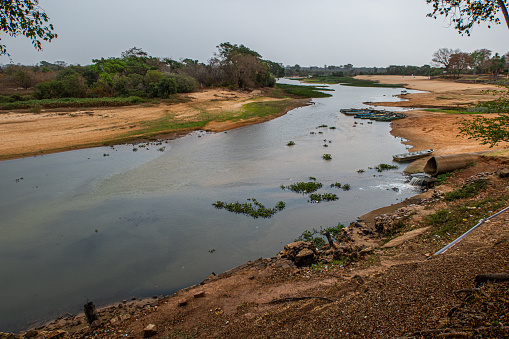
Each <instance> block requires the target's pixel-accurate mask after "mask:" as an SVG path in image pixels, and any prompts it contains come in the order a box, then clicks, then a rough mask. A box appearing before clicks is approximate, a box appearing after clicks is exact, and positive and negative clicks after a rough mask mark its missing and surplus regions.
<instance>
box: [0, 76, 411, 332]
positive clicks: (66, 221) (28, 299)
mask: <svg viewBox="0 0 509 339" xmlns="http://www.w3.org/2000/svg"><path fill="white" fill-rule="evenodd" d="M283 81H284V82H287V83H292V81H290V80H283ZM329 87H330V88H331V89H334V92H329V93H331V94H333V97H330V98H323V99H314V100H313V103H314V104H313V105H310V106H307V107H301V108H297V109H295V110H292V111H291V112H289V113H288V114H286V115H284V116H282V117H280V118H277V119H274V120H271V121H269V122H266V123H262V124H258V125H253V126H248V127H243V128H239V129H236V130H232V131H228V132H226V133H217V134H211V133H205V132H195V133H191V134H190V135H188V136H185V137H183V138H180V139H176V140H171V141H167V142H165V143H163V144H162V145H148V147H143V145H118V146H115V147H101V148H93V149H85V150H77V151H70V152H64V153H58V154H51V155H44V156H38V157H33V158H25V159H18V160H10V161H3V162H0V174H1V175H0V202H1V204H0V216H1V217H0V291H1V292H0V331H17V330H20V329H24V328H26V327H28V326H29V325H30V324H32V325H33V324H34V323H36V322H39V321H41V320H47V319H48V318H54V317H58V316H60V315H62V314H65V313H67V312H70V313H77V312H80V311H81V310H82V306H83V305H84V304H85V303H86V302H87V300H92V301H94V303H95V304H96V305H98V306H101V305H106V304H108V303H112V302H115V301H119V300H122V299H127V298H130V297H132V296H136V297H147V296H152V295H168V294H171V293H173V292H175V291H176V290H178V289H180V288H183V287H187V286H189V285H192V284H195V283H198V282H200V281H202V280H203V279H205V278H206V277H207V276H208V275H209V274H210V273H211V272H216V273H220V272H223V271H225V270H228V269H230V268H232V267H235V266H237V265H240V264H243V263H245V262H246V261H248V260H254V259H257V258H259V257H271V256H274V255H276V253H277V252H279V251H280V250H281V249H282V248H283V246H284V244H286V243H289V242H291V241H293V240H294V239H295V238H296V237H298V236H299V235H300V234H301V233H302V232H303V231H304V230H307V229H308V230H310V229H312V228H313V227H314V228H319V227H320V226H324V227H328V226H334V225H337V223H338V222H341V223H343V224H345V225H347V224H348V223H350V222H351V221H354V220H355V219H356V218H357V217H358V216H360V215H362V214H364V213H366V212H368V211H370V210H373V209H375V208H378V207H382V206H385V205H389V204H392V203H397V202H398V201H400V200H404V199H405V198H407V197H410V196H412V195H415V194H416V193H417V192H416V191H415V190H414V189H413V188H412V187H410V186H409V185H407V184H406V183H405V182H406V178H405V177H404V176H403V175H402V172H401V171H402V170H403V167H400V168H399V169H398V170H392V171H388V172H383V173H381V174H380V173H377V172H376V171H375V170H372V169H368V167H375V166H377V165H378V164H380V163H388V164H391V163H392V155H393V154H396V153H403V152H405V151H406V150H405V146H404V145H403V144H401V140H399V139H396V138H394V137H393V136H391V135H390V134H389V132H390V127H389V123H385V122H373V124H367V122H366V121H362V122H363V124H362V125H361V124H360V122H361V121H359V124H357V125H355V126H356V127H354V119H353V117H348V116H344V115H343V114H341V113H340V112H339V109H340V108H348V107H364V105H363V104H362V102H364V101H390V100H393V101H397V100H399V99H397V98H394V97H393V95H395V94H399V93H400V91H401V90H400V89H390V88H360V87H345V86H340V85H331V86H329ZM323 124H325V125H328V127H331V126H334V127H336V129H330V128H324V127H322V128H318V126H320V125H323ZM312 132H314V133H313V134H312ZM290 140H291V141H294V142H295V146H292V147H289V146H286V144H287V143H288V141H290ZM324 140H325V141H324ZM324 144H327V145H328V147H324V146H323V145H324ZM163 147H164V149H162V148H163ZM133 149H137V151H133ZM325 153H329V154H331V155H332V160H330V161H325V160H323V159H322V155H323V154H325ZM359 169H364V170H365V172H364V173H358V172H357V170H359ZM310 176H312V177H315V178H317V181H319V182H322V183H323V184H324V188H323V189H321V190H320V192H322V193H325V192H331V193H336V194H338V196H339V200H337V201H334V202H322V203H319V204H312V203H309V202H308V198H307V197H306V196H303V195H300V194H296V193H292V192H290V191H288V190H282V189H281V188H280V186H281V185H285V186H287V185H290V184H292V183H295V182H298V181H308V178H309V177H310ZM334 182H340V183H342V184H346V183H348V184H350V186H351V190H350V191H343V190H338V189H333V188H330V184H331V183H334ZM394 187H396V188H398V190H393V188H394ZM248 198H256V199H257V200H258V201H260V202H261V203H263V204H264V205H265V206H267V207H274V205H275V204H276V202H277V201H280V200H282V201H284V202H286V208H285V209H284V210H283V211H281V212H278V213H277V214H276V215H275V216H274V217H272V218H270V219H261V218H260V219H253V218H251V217H248V216H245V215H241V214H233V213H230V212H227V211H225V210H218V209H216V208H214V207H213V206H212V203H213V202H215V201H218V200H221V201H225V202H233V201H237V200H238V201H240V202H245V201H246V199H248ZM213 250H215V251H213ZM211 252H212V253H211Z"/></svg>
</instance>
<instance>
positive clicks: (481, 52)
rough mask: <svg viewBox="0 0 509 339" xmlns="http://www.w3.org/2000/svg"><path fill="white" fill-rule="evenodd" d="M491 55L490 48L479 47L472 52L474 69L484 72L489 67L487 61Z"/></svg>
mask: <svg viewBox="0 0 509 339" xmlns="http://www.w3.org/2000/svg"><path fill="white" fill-rule="evenodd" d="M490 57H491V51H490V50H489V49H486V48H483V49H477V50H475V51H473V52H472V53H470V58H471V59H472V67H473V68H474V71H477V70H479V72H480V73H484V71H485V70H486V67H487V61H488V60H489V59H490Z"/></svg>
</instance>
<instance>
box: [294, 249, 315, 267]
mask: <svg viewBox="0 0 509 339" xmlns="http://www.w3.org/2000/svg"><path fill="white" fill-rule="evenodd" d="M314 262H316V256H315V252H313V251H312V250H310V249H309V248H305V249H303V250H301V251H300V252H299V254H297V255H296V256H295V265H297V266H305V265H311V264H313V263H314Z"/></svg>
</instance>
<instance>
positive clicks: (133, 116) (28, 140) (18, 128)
mask: <svg viewBox="0 0 509 339" xmlns="http://www.w3.org/2000/svg"><path fill="white" fill-rule="evenodd" d="M179 99H180V101H182V102H181V103H176V104H142V105H136V106H126V107H113V108H91V109H51V110H42V111H41V112H40V113H39V114H34V113H30V112H23V111H15V112H8V113H2V114H0V160H6V159H14V158H21V157H26V156H33V155H40V154H47V153H55V152H62V151H67V150H72V149H79V148H87V147H94V146H102V145H104V144H105V143H115V141H116V140H119V142H120V141H127V140H129V139H134V138H136V137H138V138H143V137H146V134H145V132H144V131H145V130H147V126H148V125H150V124H155V123H157V122H158V121H160V120H161V119H166V120H171V121H176V122H179V123H185V122H193V121H197V120H199V119H202V117H203V116H204V115H206V116H207V119H208V118H211V121H210V122H209V123H208V124H207V125H206V126H204V127H203V129H204V130H207V131H212V132H222V131H226V130H230V129H233V128H237V127H241V126H245V125H249V124H255V123H260V122H263V121H266V120H267V119H271V118H274V117H275V116H270V117H265V118H252V119H247V120H228V121H223V120H224V119H222V116H223V115H224V114H225V113H226V114H232V115H233V114H236V113H235V112H240V111H241V110H242V106H243V105H245V104H248V103H251V102H255V101H256V102H260V101H275V100H279V99H275V98H271V97H266V96H264V93H263V92H262V91H260V90H255V91H252V92H246V91H244V92H239V91H229V90H224V89H207V90H203V91H200V92H195V93H191V94H188V95H180V97H179ZM307 102H309V100H303V99H294V100H292V101H291V102H289V103H288V105H287V109H286V110H285V111H283V112H281V113H280V114H279V115H281V114H284V113H286V112H287V111H288V110H290V109H293V108H295V107H299V106H303V105H305V104H306V103H307ZM279 115H277V116H279ZM215 117H217V119H216V120H214V119H215ZM191 130H193V128H192V127H191V128H183V129H180V130H179V129H177V130H175V129H174V130H170V131H168V132H167V133H160V134H156V135H154V134H153V133H151V134H149V135H148V136H150V137H152V138H153V137H161V138H168V139H171V138H175V137H177V136H179V135H181V134H185V133H188V132H190V131H191Z"/></svg>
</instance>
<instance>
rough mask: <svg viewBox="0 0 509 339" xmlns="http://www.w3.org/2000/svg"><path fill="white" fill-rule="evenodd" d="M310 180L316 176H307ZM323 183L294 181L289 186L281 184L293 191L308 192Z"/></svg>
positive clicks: (316, 188) (311, 191)
mask: <svg viewBox="0 0 509 339" xmlns="http://www.w3.org/2000/svg"><path fill="white" fill-rule="evenodd" d="M309 179H310V180H316V178H313V177H309ZM322 187H323V184H322V183H321V182H316V181H309V182H296V183H295V184H291V185H290V186H286V187H284V186H283V185H281V188H283V189H289V190H290V191H292V192H295V193H302V194H308V193H313V192H316V191H317V190H318V189H320V188H322Z"/></svg>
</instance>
